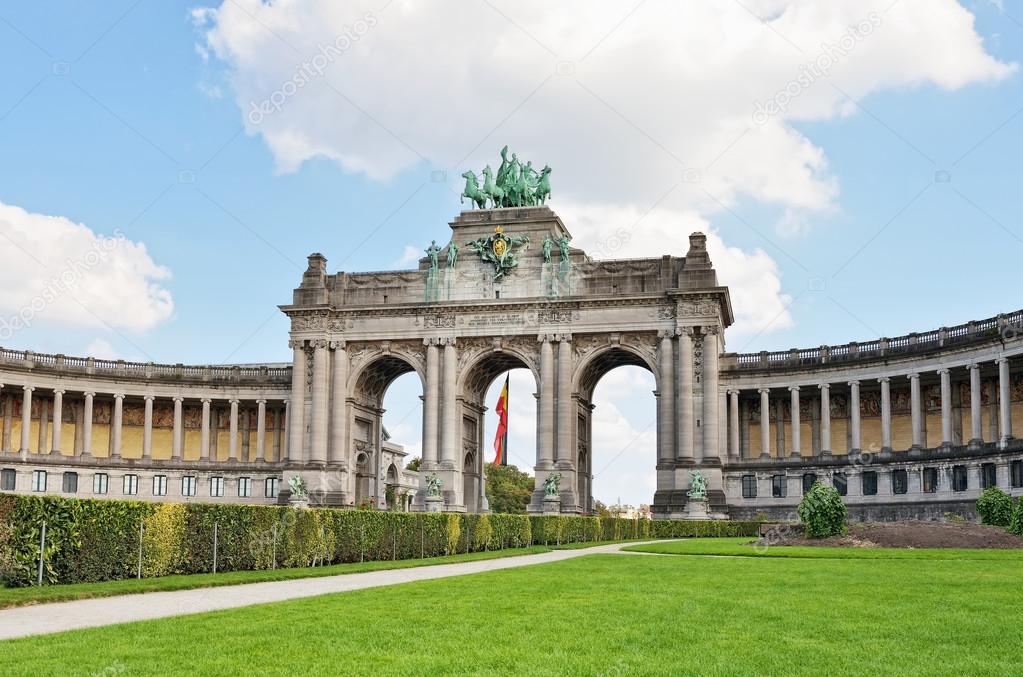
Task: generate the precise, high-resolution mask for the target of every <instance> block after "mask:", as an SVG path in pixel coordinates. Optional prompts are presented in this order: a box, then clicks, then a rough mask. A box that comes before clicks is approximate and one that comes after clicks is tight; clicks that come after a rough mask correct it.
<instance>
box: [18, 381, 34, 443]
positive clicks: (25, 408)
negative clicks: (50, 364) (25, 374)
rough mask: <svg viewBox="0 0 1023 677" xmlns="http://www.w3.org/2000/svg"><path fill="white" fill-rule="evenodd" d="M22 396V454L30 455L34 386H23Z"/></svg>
mask: <svg viewBox="0 0 1023 677" xmlns="http://www.w3.org/2000/svg"><path fill="white" fill-rule="evenodd" d="M21 390H22V396H21V453H23V454H27V453H28V444H29V428H31V427H32V391H33V390H35V388H33V387H32V386H23V387H22V389H21Z"/></svg>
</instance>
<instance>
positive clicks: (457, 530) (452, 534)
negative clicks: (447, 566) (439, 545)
mask: <svg viewBox="0 0 1023 677" xmlns="http://www.w3.org/2000/svg"><path fill="white" fill-rule="evenodd" d="M446 533H447V538H448V540H447V550H445V553H446V554H448V555H454V554H455V553H456V552H458V541H459V540H460V539H461V536H462V521H461V520H460V519H459V518H458V515H456V514H454V513H451V514H449V515H448V523H447V528H446Z"/></svg>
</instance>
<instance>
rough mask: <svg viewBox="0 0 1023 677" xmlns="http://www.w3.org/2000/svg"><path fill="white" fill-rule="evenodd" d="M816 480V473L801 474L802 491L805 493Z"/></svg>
mask: <svg viewBox="0 0 1023 677" xmlns="http://www.w3.org/2000/svg"><path fill="white" fill-rule="evenodd" d="M816 481H817V475H815V474H814V473H812V472H808V473H806V474H804V475H803V493H804V494H805V493H806V492H808V491H810V488H811V487H813V483H814V482H816Z"/></svg>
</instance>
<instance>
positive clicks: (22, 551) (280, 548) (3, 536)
mask: <svg viewBox="0 0 1023 677" xmlns="http://www.w3.org/2000/svg"><path fill="white" fill-rule="evenodd" d="M43 522H46V553H45V554H46V557H45V568H44V579H45V580H46V581H47V582H48V583H81V582H89V581H104V580H115V579H124V578H132V577H135V576H136V575H138V567H139V539H140V534H141V539H142V543H141V545H142V564H141V566H142V575H143V576H146V577H152V576H166V575H170V574H193V573H208V572H210V571H212V570H213V565H214V531H216V570H217V571H237V570H254V569H271V568H276V567H306V566H319V565H327V564H338V563H342V562H359V561H368V560H387V559H416V558H421V557H436V556H440V555H445V554H454V553H461V552H473V551H482V550H497V549H502V548H520V547H524V546H527V545H530V544H536V545H543V544H550V545H554V544H561V543H578V542H584V541H601V540H622V539H628V538H682V537H692V536H755V535H756V534H757V524H756V523H753V522H651V521H649V520H629V519H616V518H598V517H567V516H566V517H528V516H526V515H504V514H488V515H466V514H443V513H404V512H380V511H364V510H337V509H296V508H290V507H283V506H253V505H215V504H200V503H189V504H182V503H145V502H138V501H117V500H91V499H72V498H61V497H54V496H20V495H10V494H4V495H0V580H2V582H3V583H4V584H5V585H8V586H22V585H30V584H32V583H34V582H35V580H36V575H37V566H38V561H39V542H40V530H41V527H42V523H43ZM140 525H141V527H142V528H141V529H140Z"/></svg>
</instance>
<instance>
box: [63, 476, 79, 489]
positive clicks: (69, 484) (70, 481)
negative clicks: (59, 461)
mask: <svg viewBox="0 0 1023 677" xmlns="http://www.w3.org/2000/svg"><path fill="white" fill-rule="evenodd" d="M63 489H64V493H65V494H77V493H78V473H76V472H66V473H64V486H63Z"/></svg>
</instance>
